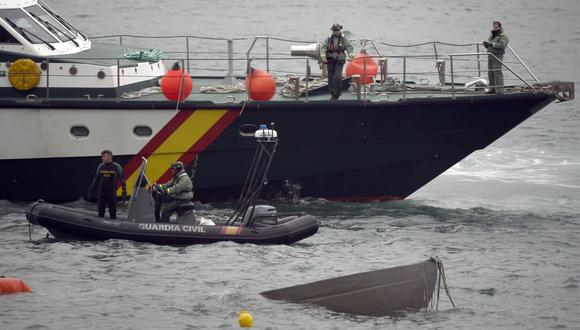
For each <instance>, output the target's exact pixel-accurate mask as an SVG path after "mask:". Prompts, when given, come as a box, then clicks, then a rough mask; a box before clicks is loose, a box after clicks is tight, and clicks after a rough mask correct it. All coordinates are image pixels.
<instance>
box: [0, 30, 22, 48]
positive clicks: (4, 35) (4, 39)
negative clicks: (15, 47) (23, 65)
mask: <svg viewBox="0 0 580 330" xmlns="http://www.w3.org/2000/svg"><path fill="white" fill-rule="evenodd" d="M0 44H20V42H19V41H18V40H16V38H14V37H13V36H12V35H11V34H10V33H9V32H8V31H6V29H5V28H4V27H2V25H0Z"/></svg>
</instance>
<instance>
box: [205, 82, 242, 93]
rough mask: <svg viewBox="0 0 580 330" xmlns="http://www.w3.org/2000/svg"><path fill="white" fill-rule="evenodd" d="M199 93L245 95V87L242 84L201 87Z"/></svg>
mask: <svg viewBox="0 0 580 330" xmlns="http://www.w3.org/2000/svg"><path fill="white" fill-rule="evenodd" d="M199 92H200V93H205V94H229V93H245V92H246V86H245V84H244V83H238V84H236V85H219V86H202V87H201V88H200V90H199Z"/></svg>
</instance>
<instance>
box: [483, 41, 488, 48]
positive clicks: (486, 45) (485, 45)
mask: <svg viewBox="0 0 580 330" xmlns="http://www.w3.org/2000/svg"><path fill="white" fill-rule="evenodd" d="M482 44H483V47H485V48H487V47H489V45H490V43H489V42H487V41H483V42H482Z"/></svg>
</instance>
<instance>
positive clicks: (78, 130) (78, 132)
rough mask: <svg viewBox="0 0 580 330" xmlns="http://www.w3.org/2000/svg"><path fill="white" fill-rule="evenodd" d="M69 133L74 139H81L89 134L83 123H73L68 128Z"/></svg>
mask: <svg viewBox="0 0 580 330" xmlns="http://www.w3.org/2000/svg"><path fill="white" fill-rule="evenodd" d="M70 135H71V136H72V137H74V138H76V139H82V138H86V137H88V136H89V129H88V128H87V127H86V126H83V125H75V126H73V127H71V128H70Z"/></svg>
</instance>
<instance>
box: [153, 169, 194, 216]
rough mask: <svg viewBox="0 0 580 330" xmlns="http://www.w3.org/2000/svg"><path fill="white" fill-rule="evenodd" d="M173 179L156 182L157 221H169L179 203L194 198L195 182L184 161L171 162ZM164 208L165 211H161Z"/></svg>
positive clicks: (154, 189) (184, 202)
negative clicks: (160, 182) (159, 183)
mask: <svg viewBox="0 0 580 330" xmlns="http://www.w3.org/2000/svg"><path fill="white" fill-rule="evenodd" d="M171 170H172V171H173V179H172V180H171V181H169V182H167V183H165V184H161V185H158V184H156V185H155V186H154V187H153V191H154V192H155V195H157V197H156V198H155V220H156V221H157V222H169V219H170V218H171V215H172V214H173V213H174V212H175V211H176V210H177V208H178V207H179V205H182V204H186V203H189V202H191V200H192V199H193V183H192V182H191V178H190V177H189V175H188V174H187V172H186V171H185V168H184V166H183V163H182V162H180V161H176V162H175V163H173V164H171ZM161 208H163V209H164V210H163V213H162V214H161V216H159V213H160V211H161Z"/></svg>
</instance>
